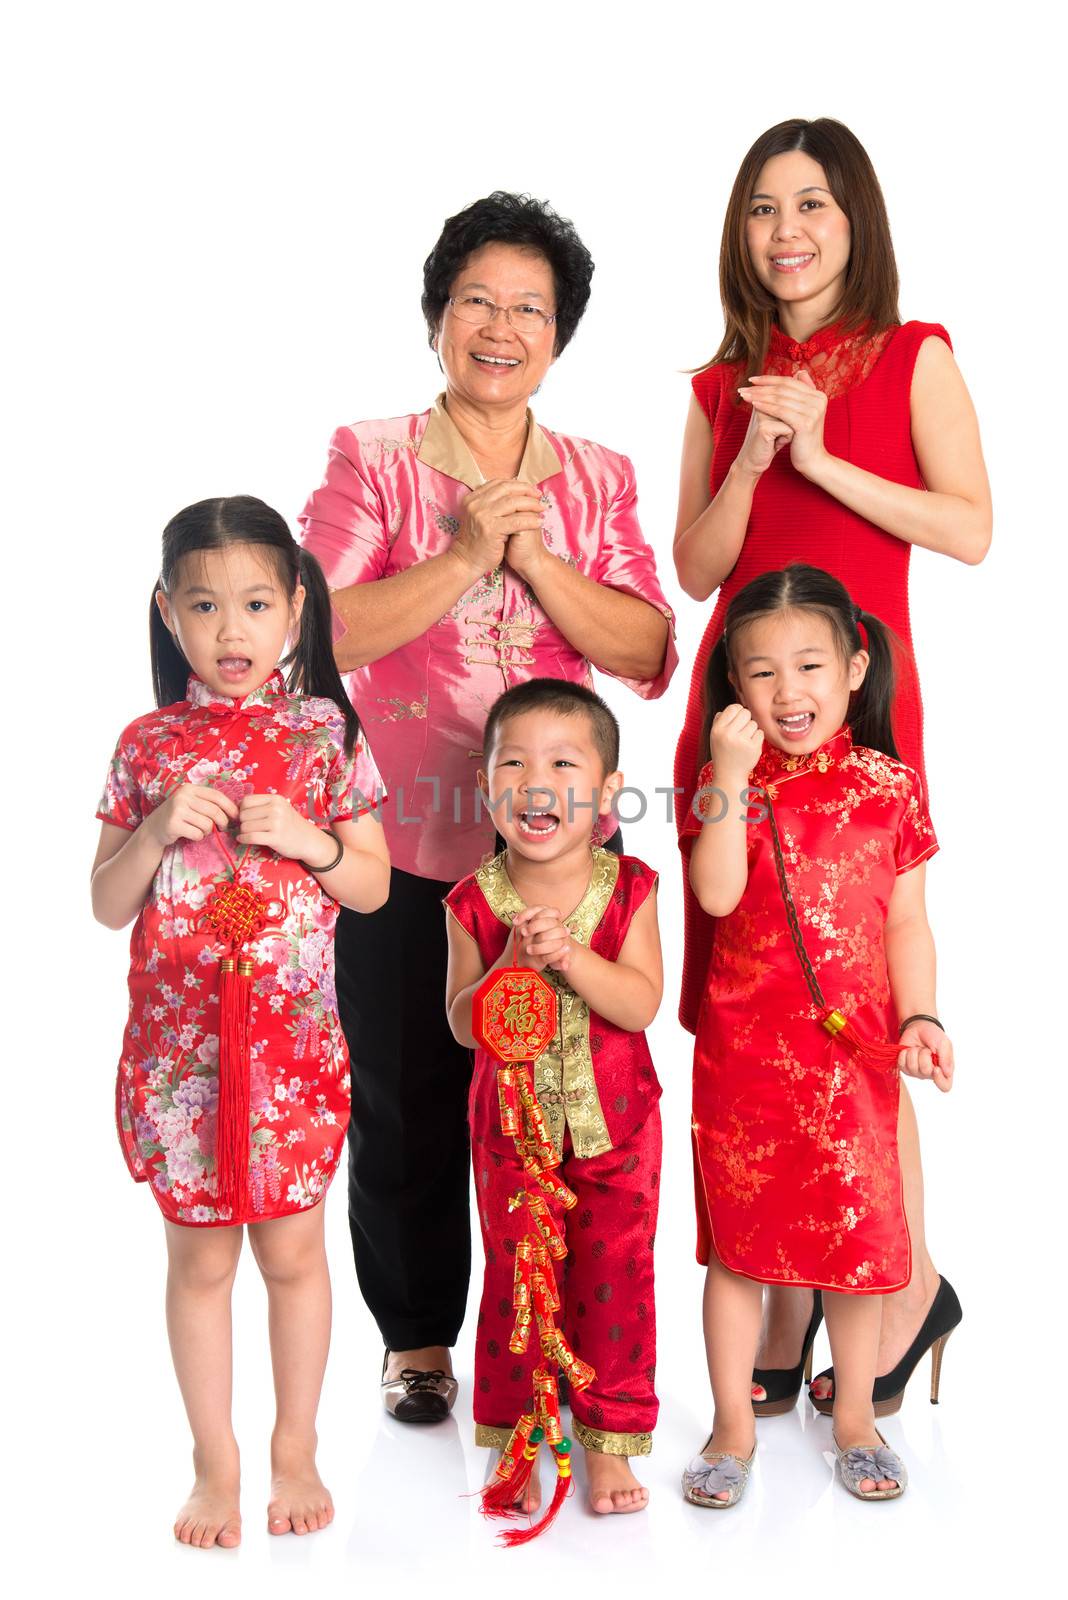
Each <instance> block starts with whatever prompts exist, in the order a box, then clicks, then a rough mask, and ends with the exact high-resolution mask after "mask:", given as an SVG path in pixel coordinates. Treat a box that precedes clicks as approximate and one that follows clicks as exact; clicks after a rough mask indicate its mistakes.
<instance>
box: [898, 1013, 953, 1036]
mask: <svg viewBox="0 0 1068 1600" xmlns="http://www.w3.org/2000/svg"><path fill="white" fill-rule="evenodd" d="M910 1022H933V1023H934V1025H935V1027H936V1028H942V1024H941V1023H940V1022H939V1020H938V1018H937V1017H931V1016H928V1014H927V1012H926V1011H917V1012H915V1013H914V1014H913V1015H912V1016H911V1017H906V1018H905V1020H904V1022H903V1023H902V1024H901V1026H900V1028H898V1030H897V1036H898V1038H899V1039H900V1038H901V1035H902V1034H903V1033H904V1031H905V1029H906V1028H907V1027H908V1025H909V1023H910ZM945 1031H946V1030H945V1028H942V1032H943V1033H945Z"/></svg>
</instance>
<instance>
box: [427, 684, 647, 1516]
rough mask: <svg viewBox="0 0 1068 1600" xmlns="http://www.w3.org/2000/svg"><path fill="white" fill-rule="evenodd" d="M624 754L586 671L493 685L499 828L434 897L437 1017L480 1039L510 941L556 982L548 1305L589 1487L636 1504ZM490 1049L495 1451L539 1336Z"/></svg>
mask: <svg viewBox="0 0 1068 1600" xmlns="http://www.w3.org/2000/svg"><path fill="white" fill-rule="evenodd" d="M618 761H619V728H618V724H617V723H616V720H615V718H614V717H613V715H612V713H611V711H610V710H609V709H608V707H607V706H606V705H605V704H604V702H603V701H602V700H601V699H600V698H599V697H598V696H597V695H595V694H593V693H592V691H590V690H588V689H585V688H583V687H582V686H581V685H577V684H572V683H565V682H560V681H557V680H555V679H548V678H536V679H533V680H531V681H529V682H527V683H524V684H520V685H517V686H516V687H515V688H514V689H510V690H509V691H508V692H507V693H506V694H504V695H502V696H501V698H500V699H499V700H498V701H497V702H496V703H495V705H494V706H493V708H492V710H491V712H490V716H489V720H488V722H487V724H486V731H485V738H484V748H483V764H484V766H483V770H482V771H481V772H480V773H479V783H480V786H481V788H482V792H483V795H484V797H485V801H486V803H487V805H488V806H489V807H490V808H491V810H492V811H493V815H494V817H495V820H496V824H497V828H498V830H499V833H500V835H501V837H502V839H503V840H504V844H505V848H504V849H503V850H502V851H501V853H500V854H499V855H497V856H496V857H495V858H494V859H493V860H491V861H488V862H486V863H485V864H484V865H483V866H481V867H480V868H479V869H478V870H477V872H474V873H472V874H471V875H470V876H469V877H467V878H465V879H463V880H462V881H461V882H460V883H458V884H457V885H456V887H455V889H453V890H452V891H451V893H450V894H449V895H448V896H447V898H446V902H445V904H446V906H447V907H448V933H449V977H448V1008H449V1020H450V1023H451V1025H452V1030H453V1033H454V1034H455V1035H456V1037H457V1039H458V1040H460V1042H461V1043H463V1044H467V1045H471V1046H472V1047H473V1046H474V1044H475V1040H474V1036H473V1034H472V1026H471V1024H472V997H473V995H474V992H475V990H476V989H477V988H478V986H479V984H480V983H481V981H482V979H483V978H484V977H485V975H486V973H487V972H488V971H490V970H491V969H496V968H503V967H508V966H511V965H512V964H513V960H515V961H517V962H518V964H519V965H520V966H527V967H533V968H534V969H535V970H536V971H538V972H540V973H541V974H542V976H543V977H544V978H545V979H546V980H547V981H548V982H549V983H550V984H551V985H552V987H553V989H554V990H555V991H556V998H557V1006H558V1016H559V1024H558V1031H557V1035H556V1038H555V1040H554V1042H553V1043H552V1044H551V1045H550V1046H549V1047H548V1048H547V1049H546V1050H545V1051H544V1052H543V1053H542V1054H541V1055H540V1056H539V1057H538V1059H537V1060H536V1061H535V1063H534V1065H533V1087H534V1092H535V1095H536V1099H537V1103H538V1106H539V1107H540V1111H541V1118H542V1119H543V1121H544V1125H545V1129H546V1131H547V1134H548V1137H549V1139H550V1140H551V1142H552V1144H553V1146H554V1147H555V1153H556V1155H557V1156H558V1157H559V1158H560V1164H559V1165H558V1166H557V1167H556V1168H555V1172H556V1175H557V1176H558V1177H559V1178H560V1179H562V1181H563V1185H566V1189H564V1190H563V1193H564V1194H565V1195H566V1194H567V1190H570V1191H571V1194H572V1195H573V1196H575V1197H576V1198H575V1200H574V1201H572V1202H571V1203H570V1205H569V1206H568V1208H567V1209H565V1206H564V1204H562V1203H560V1201H559V1200H558V1199H556V1198H555V1197H554V1196H551V1195H550V1196H547V1197H546V1204H547V1207H548V1211H549V1213H550V1214H551V1222H550V1224H549V1226H550V1228H555V1229H556V1230H558V1231H559V1234H560V1235H561V1236H562V1238H563V1240H564V1241H565V1242H566V1245H567V1259H566V1263H565V1264H564V1265H565V1267H566V1275H565V1274H564V1273H560V1274H559V1277H560V1278H562V1280H563V1281H562V1282H560V1284H559V1290H560V1300H561V1305H560V1308H559V1310H558V1311H557V1312H556V1316H555V1322H556V1326H557V1327H558V1328H559V1329H560V1332H561V1334H562V1352H563V1353H562V1354H561V1355H560V1356H559V1360H560V1364H561V1365H562V1366H563V1367H564V1369H565V1370H570V1361H571V1357H572V1356H573V1357H574V1358H576V1364H575V1371H576V1372H577V1371H579V1370H580V1369H581V1370H582V1371H583V1372H588V1369H589V1368H592V1369H593V1372H594V1374H595V1375H594V1376H593V1378H592V1379H590V1378H589V1377H586V1378H585V1380H584V1382H582V1383H581V1384H580V1383H579V1381H578V1379H577V1378H576V1377H574V1374H573V1381H572V1383H571V1387H570V1400H571V1411H572V1429H573V1432H574V1435H575V1438H576V1439H577V1441H578V1442H579V1443H580V1444H581V1445H582V1446H583V1448H584V1451H585V1455H586V1470H587V1479H588V1483H589V1496H590V1504H591V1507H592V1509H593V1510H594V1511H597V1512H603V1513H610V1512H629V1511H640V1510H642V1509H643V1508H644V1507H645V1505H646V1504H647V1502H648V1491H647V1490H646V1489H645V1488H644V1487H643V1486H642V1485H641V1484H640V1483H639V1482H638V1480H637V1478H636V1477H635V1476H634V1473H633V1471H632V1470H631V1465H630V1460H629V1458H630V1457H631V1456H636V1455H647V1454H648V1453H649V1450H650V1449H651V1444H652V1439H651V1433H652V1428H653V1425H654V1423H655V1421H656V1415H657V1406H658V1402H657V1399H656V1395H655V1392H654V1389H653V1380H654V1371H655V1361H656V1320H655V1307H654V1299H653V1239H654V1235H655V1231H656V1215H657V1196H658V1183H659V1169H660V1147H661V1140H660V1112H659V1107H658V1103H657V1102H658V1100H659V1096H660V1085H659V1083H658V1082H657V1078H656V1073H655V1071H654V1070H653V1065H652V1060H651V1058H650V1055H649V1049H648V1046H647V1044H646V1041H645V1035H644V1031H643V1030H644V1029H645V1028H646V1027H647V1026H648V1025H649V1023H650V1022H651V1021H652V1019H653V1017H654V1016H655V1014H656V1011H657V1008H658V1006H659V1004H660V999H661V994H662V990H663V969H662V961H661V954H660V935H659V930H658V927H657V918H656V882H657V880H656V874H655V873H654V872H652V871H651V870H650V869H649V868H648V867H647V866H645V865H644V863H643V862H641V861H638V860H636V859H635V858H634V857H631V856H621V855H615V854H613V853H612V852H611V851H610V850H606V849H604V848H602V847H600V846H595V845H594V844H593V842H592V835H593V832H594V826H595V824H596V823H598V822H599V821H602V820H603V822H604V824H605V825H606V830H607V832H608V833H611V832H613V831H614V818H613V817H612V816H611V811H612V802H613V799H614V797H615V795H616V794H617V792H618V790H619V789H620V787H621V786H622V783H623V775H622V773H621V772H619V771H618V770H617V768H618ZM513 930H514V941H513ZM497 1067H498V1063H497V1062H496V1061H495V1060H494V1059H493V1057H491V1056H490V1055H489V1054H488V1053H487V1052H486V1051H484V1050H481V1049H479V1050H477V1053H476V1060H475V1071H474V1078H473V1081H472V1086H471V1101H470V1122H471V1144H472V1160H473V1163H474V1171H475V1184H476V1188H477V1192H478V1206H479V1218H480V1221H481V1224H482V1235H483V1242H484V1245H485V1254H486V1272H485V1280H484V1284H483V1292H482V1304H481V1309H480V1311H479V1318H478V1333H477V1339H476V1350H475V1402H474V1406H475V1424H476V1441H477V1442H478V1443H479V1444H483V1445H487V1446H489V1447H491V1448H495V1449H496V1450H498V1451H503V1450H505V1449H506V1447H507V1446H508V1443H509V1440H510V1437H511V1435H512V1430H513V1428H514V1426H515V1424H516V1423H517V1422H518V1421H519V1419H520V1418H521V1417H522V1416H523V1415H524V1413H527V1412H529V1411H530V1408H531V1392H532V1382H533V1377H534V1370H535V1368H536V1366H538V1364H539V1362H540V1361H541V1360H543V1359H544V1355H545V1352H544V1350H543V1349H541V1348H540V1347H539V1345H538V1341H537V1340H536V1339H534V1340H531V1341H529V1345H528V1348H527V1349H526V1350H525V1351H522V1352H521V1353H516V1348H515V1347H516V1344H517V1342H518V1343H519V1344H522V1342H523V1341H522V1339H519V1340H518V1341H517V1340H516V1337H515V1332H516V1328H517V1314H516V1301H515V1299H514V1296H513V1290H514V1284H515V1282H516V1248H517V1240H518V1239H519V1238H520V1236H521V1234H522V1230H523V1228H524V1227H525V1226H527V1224H526V1222H524V1220H523V1214H522V1208H521V1206H520V1202H521V1200H522V1191H523V1184H524V1165H523V1161H522V1159H521V1155H520V1153H519V1151H518V1150H517V1145H516V1141H515V1139H513V1138H511V1137H509V1136H507V1135H505V1134H504V1133H503V1132H502V1129H501V1111H500V1107H499V1102H498V1091H497ZM528 1170H529V1168H528ZM561 1187H562V1186H561ZM568 1198H569V1199H570V1197H568ZM528 1320H529V1316H528ZM510 1343H511V1345H512V1348H509V1346H510ZM540 1499H541V1492H540V1486H539V1482H538V1475H537V1462H536V1460H535V1462H534V1469H533V1472H532V1475H531V1478H530V1481H529V1485H528V1486H526V1487H524V1488H523V1489H522V1490H521V1491H520V1492H519V1494H518V1495H517V1500H516V1503H517V1505H518V1506H519V1508H520V1509H521V1510H524V1511H534V1510H536V1509H537V1507H538V1506H539V1504H540Z"/></svg>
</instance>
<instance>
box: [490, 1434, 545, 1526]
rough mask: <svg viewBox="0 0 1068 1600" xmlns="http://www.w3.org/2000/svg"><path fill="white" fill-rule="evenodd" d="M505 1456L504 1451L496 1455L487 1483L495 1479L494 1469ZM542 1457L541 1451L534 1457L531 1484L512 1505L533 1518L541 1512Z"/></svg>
mask: <svg viewBox="0 0 1068 1600" xmlns="http://www.w3.org/2000/svg"><path fill="white" fill-rule="evenodd" d="M503 1454H504V1451H503V1450H498V1451H497V1455H496V1457H495V1459H494V1461H493V1465H492V1466H491V1467H490V1471H489V1475H488V1476H487V1478H486V1482H487V1483H489V1482H490V1480H491V1479H492V1477H493V1468H494V1467H495V1466H496V1465H497V1462H498V1461H499V1460H500V1459H501V1456H502V1455H503ZM540 1457H541V1451H540V1450H539V1452H538V1454H537V1455H536V1456H535V1457H534V1465H533V1468H532V1470H531V1474H530V1481H529V1483H528V1484H527V1486H526V1488H525V1489H524V1490H523V1493H522V1494H521V1495H517V1496H516V1498H515V1500H514V1501H513V1502H512V1504H513V1505H514V1506H515V1508H516V1510H517V1511H525V1512H526V1513H527V1514H528V1515H530V1516H532V1515H533V1514H534V1512H535V1511H540V1510H541V1470H540Z"/></svg>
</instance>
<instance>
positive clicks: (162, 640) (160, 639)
mask: <svg viewBox="0 0 1068 1600" xmlns="http://www.w3.org/2000/svg"><path fill="white" fill-rule="evenodd" d="M159 587H160V586H159V584H158V583H154V584H153V585H152V598H151V600H150V601H149V602H148V651H149V656H150V657H151V661H152V693H153V695H154V696H155V700H156V704H157V706H173V705H175V704H176V703H177V702H178V701H179V700H184V699H185V695H186V689H187V688H188V685H189V673H190V666H189V662H188V661H187V660H186V659H185V656H183V654H182V652H181V651H180V650H179V648H178V642H177V640H176V639H175V637H174V635H173V633H172V632H171V630H170V629H169V628H168V626H167V624H166V623H165V622H164V620H163V618H162V617H161V616H160V611H159V606H158V605H157V604H156V592H157V590H158V589H159Z"/></svg>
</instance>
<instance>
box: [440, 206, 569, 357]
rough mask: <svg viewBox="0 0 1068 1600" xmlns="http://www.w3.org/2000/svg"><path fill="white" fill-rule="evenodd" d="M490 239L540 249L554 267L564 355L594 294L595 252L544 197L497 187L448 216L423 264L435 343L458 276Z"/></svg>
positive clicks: (559, 336) (559, 341)
mask: <svg viewBox="0 0 1068 1600" xmlns="http://www.w3.org/2000/svg"><path fill="white" fill-rule="evenodd" d="M487 244H511V245H515V246H516V247H517V248H518V249H520V250H535V251H537V253H538V254H539V255H540V256H543V257H544V258H545V260H546V261H547V262H548V263H549V266H550V267H551V269H552V275H553V284H554V287H555V290H556V323H555V328H556V343H555V346H554V353H555V354H556V355H559V354H560V352H561V351H562V350H565V349H566V348H567V346H568V345H569V344H570V343H571V339H572V337H573V335H574V332H575V329H576V328H577V327H578V325H579V323H580V322H581V320H582V313H583V312H584V311H585V309H586V306H587V303H588V301H589V298H590V279H591V278H592V277H593V257H592V256H591V255H590V252H589V251H588V250H587V249H586V246H585V245H584V244H583V242H582V240H581V239H580V238H579V236H578V234H577V233H576V232H575V226H574V224H573V223H571V222H569V221H568V220H567V218H566V217H558V216H557V214H556V212H555V211H554V210H553V209H552V207H551V206H550V205H549V204H548V203H547V202H546V201H544V200H534V199H533V198H532V197H531V196H530V195H529V194H508V193H507V191H506V190H504V189H495V190H494V191H493V193H492V194H490V195H487V196H486V197H485V199H483V200H476V201H475V202H474V203H473V204H472V205H469V206H467V207H466V208H465V209H464V210H463V211H458V212H457V213H456V215H455V216H454V217H449V218H448V220H447V221H446V223H445V226H444V227H443V228H442V230H441V233H440V234H439V235H438V240H437V243H436V244H435V246H434V248H433V250H431V252H430V254H429V255H428V256H427V258H426V261H425V262H424V263H423V299H422V306H423V316H424V317H425V318H426V326H427V334H428V336H429V340H430V344H431V347H433V344H434V340H435V339H436V338H437V333H438V328H439V326H440V324H441V318H442V315H443V314H444V311H445V307H446V305H447V304H448V300H449V295H450V294H451V292H452V286H453V284H454V282H455V281H456V276H457V274H458V273H459V271H460V269H461V268H462V266H463V264H464V262H465V261H466V260H467V258H468V257H469V256H471V255H473V254H474V252H475V251H476V250H481V249H482V247H483V246H484V245H487Z"/></svg>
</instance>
